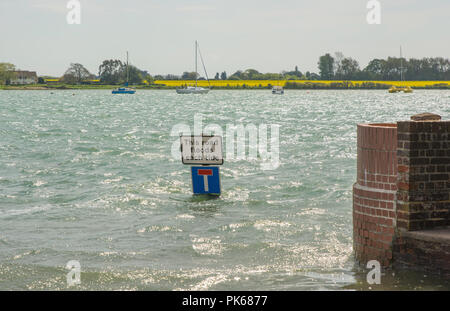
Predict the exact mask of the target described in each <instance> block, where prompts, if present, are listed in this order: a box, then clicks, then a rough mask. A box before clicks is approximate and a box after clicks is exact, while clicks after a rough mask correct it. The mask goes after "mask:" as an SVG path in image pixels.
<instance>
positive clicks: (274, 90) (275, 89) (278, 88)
mask: <svg viewBox="0 0 450 311" xmlns="http://www.w3.org/2000/svg"><path fill="white" fill-rule="evenodd" d="M272 94H278V95H283V94H284V89H283V87H282V86H279V85H275V86H274V87H273V88H272Z"/></svg>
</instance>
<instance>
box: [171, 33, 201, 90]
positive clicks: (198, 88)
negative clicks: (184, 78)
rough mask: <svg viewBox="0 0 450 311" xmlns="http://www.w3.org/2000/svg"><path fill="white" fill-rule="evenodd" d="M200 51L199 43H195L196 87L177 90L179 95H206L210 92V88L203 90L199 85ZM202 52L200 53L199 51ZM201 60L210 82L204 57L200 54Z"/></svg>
mask: <svg viewBox="0 0 450 311" xmlns="http://www.w3.org/2000/svg"><path fill="white" fill-rule="evenodd" d="M198 50H199V47H198V43H197V41H195V86H186V87H184V88H177V89H176V91H177V94H206V93H208V92H209V89H208V88H203V87H200V86H198V85H197V80H198V73H197V54H198V53H197V51H198ZM198 52H200V51H198ZM200 60H201V61H202V65H203V69H204V70H205V75H206V79H207V80H208V84H209V79H208V73H207V72H206V68H205V64H204V63H203V57H202V54H201V52H200Z"/></svg>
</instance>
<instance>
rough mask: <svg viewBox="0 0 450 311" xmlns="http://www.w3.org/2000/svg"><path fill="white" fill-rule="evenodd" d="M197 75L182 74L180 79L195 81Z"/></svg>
mask: <svg viewBox="0 0 450 311" xmlns="http://www.w3.org/2000/svg"><path fill="white" fill-rule="evenodd" d="M198 77H199V74H198V73H196V72H187V71H185V72H183V74H182V75H181V79H183V80H195V78H197V79H198Z"/></svg>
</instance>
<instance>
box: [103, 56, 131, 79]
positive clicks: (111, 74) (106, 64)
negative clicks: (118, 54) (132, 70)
mask: <svg viewBox="0 0 450 311" xmlns="http://www.w3.org/2000/svg"><path fill="white" fill-rule="evenodd" d="M124 67H125V65H124V64H123V63H122V62H121V61H120V60H118V59H110V60H104V61H103V63H102V64H101V65H100V66H99V67H98V75H99V77H100V81H101V82H102V83H107V84H118V83H120V81H121V80H122V74H123V71H124Z"/></svg>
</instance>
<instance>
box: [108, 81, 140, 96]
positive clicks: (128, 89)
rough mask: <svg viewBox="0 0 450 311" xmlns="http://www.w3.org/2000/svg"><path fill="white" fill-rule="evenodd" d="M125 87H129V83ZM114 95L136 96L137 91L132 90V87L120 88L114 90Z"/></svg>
mask: <svg viewBox="0 0 450 311" xmlns="http://www.w3.org/2000/svg"><path fill="white" fill-rule="evenodd" d="M125 86H128V83H126V85H125ZM112 93H113V94H134V93H136V90H135V89H132V88H131V87H119V88H117V89H114V90H113V91H112Z"/></svg>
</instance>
